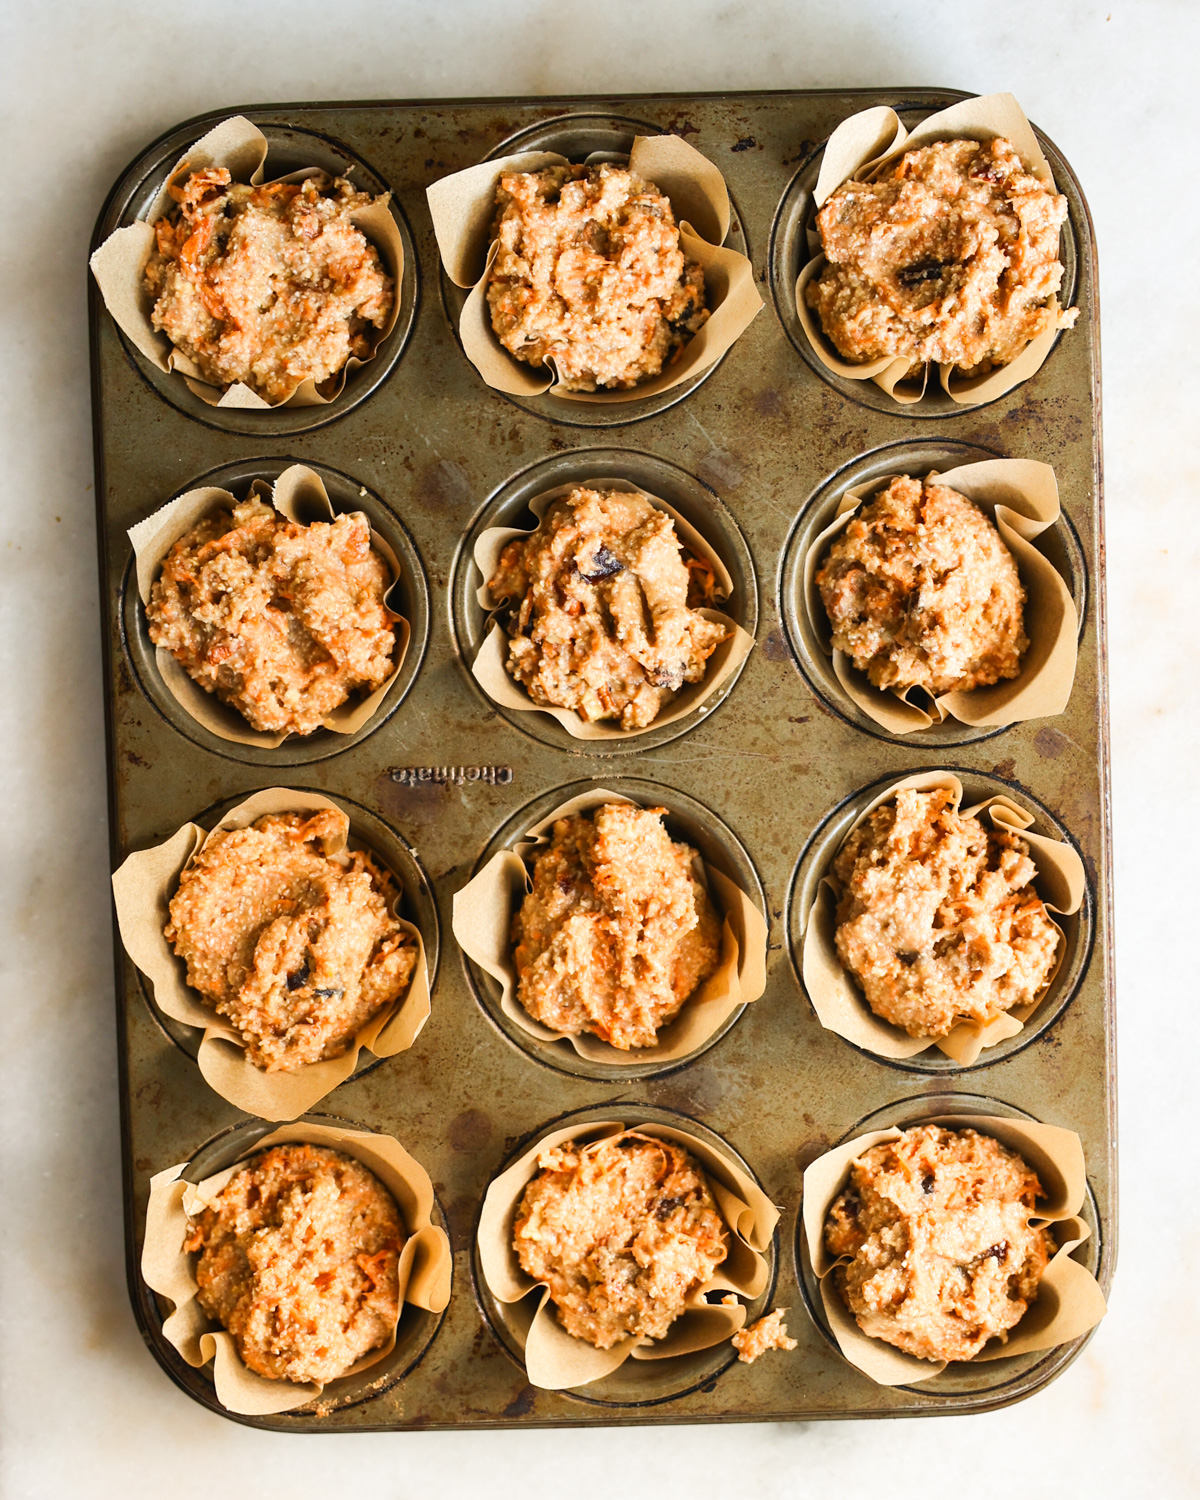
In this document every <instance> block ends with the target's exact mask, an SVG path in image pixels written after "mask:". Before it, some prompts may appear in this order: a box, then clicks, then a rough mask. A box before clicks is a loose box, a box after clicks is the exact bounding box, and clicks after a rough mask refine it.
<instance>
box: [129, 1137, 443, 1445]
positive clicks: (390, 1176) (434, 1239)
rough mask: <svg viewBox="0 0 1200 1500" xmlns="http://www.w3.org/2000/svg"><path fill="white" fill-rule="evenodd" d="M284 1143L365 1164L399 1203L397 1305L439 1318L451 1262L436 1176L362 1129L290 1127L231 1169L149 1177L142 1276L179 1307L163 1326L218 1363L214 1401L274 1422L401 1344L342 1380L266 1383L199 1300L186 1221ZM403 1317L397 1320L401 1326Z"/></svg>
mask: <svg viewBox="0 0 1200 1500" xmlns="http://www.w3.org/2000/svg"><path fill="white" fill-rule="evenodd" d="M286 1142H303V1143H305V1144H308V1145H312V1146H328V1147H330V1148H331V1149H333V1150H335V1151H342V1152H344V1153H345V1154H346V1155H347V1156H352V1157H354V1158H355V1160H356V1161H359V1162H361V1163H362V1165H363V1166H364V1167H366V1168H367V1169H368V1170H369V1171H371V1172H373V1173H374V1174H375V1176H376V1177H378V1178H379V1180H380V1181H381V1182H382V1183H383V1185H384V1187H386V1188H387V1190H388V1191H389V1192H390V1193H391V1195H392V1197H393V1198H395V1200H396V1205H397V1207H398V1208H399V1209H400V1214H401V1218H402V1219H403V1220H404V1227H405V1229H406V1230H407V1231H408V1239H407V1240H406V1241H405V1242H404V1248H403V1250H402V1251H401V1252H400V1261H399V1265H398V1267H397V1271H398V1274H399V1297H398V1299H397V1301H398V1303H399V1305H400V1306H401V1307H403V1304H404V1303H405V1302H411V1303H412V1304H413V1305H414V1306H415V1307H419V1308H423V1309H425V1310H426V1311H427V1312H434V1313H440V1312H442V1311H443V1310H444V1308H445V1307H446V1304H447V1303H448V1302H449V1300H450V1277H451V1272H452V1269H453V1260H452V1257H451V1254H450V1242H449V1240H448V1239H447V1237H446V1233H445V1231H444V1230H442V1229H440V1228H439V1227H438V1226H437V1225H436V1224H434V1223H433V1221H432V1218H431V1214H432V1210H433V1201H434V1200H433V1184H432V1183H431V1182H430V1180H429V1174H428V1172H426V1171H425V1168H424V1167H422V1166H421V1165H420V1164H419V1163H418V1162H416V1161H414V1160H413V1158H412V1157H411V1156H409V1154H408V1152H407V1151H405V1149H404V1148H403V1146H401V1145H400V1143H399V1141H397V1140H395V1139H393V1137H392V1136H390V1135H372V1134H370V1133H368V1132H367V1131H362V1130H336V1129H331V1128H329V1127H328V1126H324V1125H311V1124H307V1123H303V1124H296V1125H285V1126H284V1127H283V1128H282V1129H281V1130H275V1131H272V1132H271V1134H270V1135H265V1136H263V1137H262V1139H261V1140H259V1141H257V1142H256V1143H255V1145H254V1146H253V1148H252V1149H251V1150H250V1151H248V1152H246V1153H245V1154H244V1155H243V1156H242V1157H241V1158H240V1159H239V1160H238V1161H237V1162H235V1163H234V1165H233V1166H231V1167H226V1168H225V1169H224V1171H221V1172H217V1173H216V1174H215V1175H214V1176H212V1177H206V1178H205V1179H204V1180H203V1181H202V1182H198V1183H190V1182H185V1181H183V1179H182V1176H181V1174H182V1173H183V1172H184V1171H185V1170H186V1168H187V1165H188V1164H187V1162H180V1163H178V1164H177V1165H176V1166H173V1167H167V1168H166V1170H165V1171H162V1172H159V1173H158V1174H157V1175H156V1176H154V1177H152V1178H151V1179H150V1202H149V1205H148V1206H147V1209H146V1239H145V1242H144V1244H143V1246H142V1278H143V1280H144V1281H145V1282H146V1285H147V1286H149V1287H150V1288H151V1289H152V1290H153V1291H155V1292H157V1293H158V1294H159V1295H160V1296H162V1297H167V1298H169V1299H170V1300H171V1301H172V1302H173V1303H174V1304H175V1310H174V1312H172V1313H171V1315H170V1317H168V1318H167V1319H166V1321H165V1322H164V1323H163V1335H164V1337H165V1338H166V1340H167V1342H168V1343H169V1344H171V1345H172V1346H173V1347H174V1348H175V1349H177V1350H178V1351H179V1353H180V1354H181V1355H182V1357H183V1358H184V1359H185V1360H186V1361H187V1362H188V1364H189V1365H191V1366H192V1367H193V1368H195V1369H199V1368H200V1366H202V1365H206V1364H208V1362H209V1361H210V1360H211V1361H212V1362H213V1381H214V1384H215V1385H216V1392H217V1400H218V1401H220V1403H221V1405H222V1406H223V1407H225V1409H226V1411H231V1412H237V1413H238V1414H239V1415H241V1416H267V1415H269V1414H270V1413H272V1412H283V1411H294V1410H295V1409H296V1408H297V1407H299V1406H307V1405H308V1404H309V1403H310V1402H312V1401H315V1400H317V1399H318V1397H320V1396H322V1395H325V1394H328V1396H329V1397H330V1398H332V1399H336V1398H337V1396H338V1395H339V1394H340V1393H341V1392H343V1391H344V1390H346V1388H347V1387H348V1386H349V1385H350V1384H351V1383H352V1382H353V1380H354V1379H355V1377H357V1376H358V1375H361V1374H362V1373H363V1371H365V1370H369V1369H370V1368H371V1367H372V1366H373V1365H376V1364H378V1363H379V1362H380V1361H381V1360H383V1359H386V1358H387V1356H388V1355H389V1354H390V1353H391V1352H392V1350H393V1349H394V1348H395V1345H396V1328H395V1327H393V1328H392V1331H391V1336H390V1338H389V1339H388V1340H387V1342H386V1343H384V1344H383V1345H381V1346H380V1347H379V1348H378V1349H372V1350H371V1351H370V1353H368V1354H366V1355H364V1356H363V1358H362V1359H360V1360H358V1361H357V1362H356V1363H355V1364H354V1365H352V1366H351V1367H350V1369H349V1370H347V1371H346V1373H345V1374H344V1375H340V1376H338V1378H337V1379H336V1380H333V1381H330V1382H329V1384H328V1385H325V1386H322V1385H320V1384H317V1383H315V1382H310V1383H307V1384H300V1383H298V1382H293V1381H289V1380H268V1379H267V1378H266V1377H265V1376H262V1375H256V1374H255V1373H254V1372H253V1371H252V1370H250V1369H248V1368H247V1366H246V1365H244V1364H243V1363H242V1358H241V1355H240V1354H239V1353H238V1352H237V1347H236V1345H235V1344H234V1341H233V1337H232V1335H230V1334H228V1333H226V1332H225V1330H224V1329H223V1328H222V1327H221V1325H220V1324H219V1323H216V1322H215V1321H214V1320H213V1319H212V1318H210V1317H209V1316H208V1314H207V1313H206V1312H205V1311H204V1310H203V1308H202V1307H201V1306H200V1304H199V1302H198V1301H197V1300H196V1293H197V1292H198V1290H199V1287H198V1286H197V1283H196V1277H195V1274H194V1271H193V1265H194V1261H193V1258H192V1255H191V1254H190V1253H189V1252H187V1251H185V1250H184V1249H183V1243H184V1240H185V1239H186V1238H187V1233H188V1219H189V1216H192V1215H196V1214H199V1213H200V1212H201V1211H202V1210H203V1209H205V1208H207V1207H208V1206H209V1205H210V1204H212V1203H213V1201H214V1200H215V1199H216V1197H217V1195H218V1194H219V1193H220V1192H221V1190H222V1189H223V1188H224V1187H225V1185H226V1183H228V1182H229V1180H230V1178H231V1177H232V1176H233V1175H234V1173H235V1172H237V1171H238V1169H239V1168H240V1167H242V1166H243V1165H244V1164H245V1163H246V1161H248V1160H249V1159H250V1158H251V1157H253V1156H257V1155H258V1154H259V1152H261V1151H264V1150H266V1149H267V1148H268V1147H269V1146H276V1145H280V1144H283V1143H286ZM398 1322H399V1317H398V1316H397V1323H398Z"/></svg>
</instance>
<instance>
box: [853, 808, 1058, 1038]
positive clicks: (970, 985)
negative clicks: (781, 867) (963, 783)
mask: <svg viewBox="0 0 1200 1500" xmlns="http://www.w3.org/2000/svg"><path fill="white" fill-rule="evenodd" d="M953 801H954V798H953V794H952V793H951V792H950V791H949V790H947V789H945V788H940V787H939V788H936V789H934V790H933V791H928V792H921V791H916V790H914V789H913V788H911V787H909V788H906V789H905V790H903V791H900V792H897V793H896V796H895V797H894V798H893V799H892V800H891V801H889V802H886V803H884V804H883V806H882V807H877V808H876V809H875V811H874V812H873V813H872V814H871V815H870V817H869V818H867V819H865V820H864V821H863V822H862V823H860V824H859V826H858V827H857V828H856V829H854V831H853V832H852V833H851V834H850V835H849V837H848V838H847V839H846V842H845V844H843V846H842V848H841V850H840V851H839V853H838V855H837V858H836V859H835V860H834V862H833V870H832V874H833V881H834V886H835V888H836V890H837V893H838V907H837V931H836V942H837V951H838V956H839V958H840V959H841V960H842V963H843V964H844V965H845V966H846V968H847V969H848V970H849V971H850V973H851V974H853V975H854V977H855V979H857V980H858V983H859V984H860V985H861V986H862V990H863V993H864V995H865V996H866V999H867V1004H868V1005H869V1006H870V1007H871V1009H872V1010H873V1011H874V1012H875V1014H876V1015H877V1016H881V1017H882V1018H883V1019H884V1020H885V1021H890V1022H891V1023H892V1024H893V1025H895V1026H899V1027H901V1028H903V1030H905V1031H907V1032H908V1034H909V1035H910V1036H916V1037H939V1036H945V1035H946V1033H947V1032H948V1031H949V1030H950V1029H951V1028H952V1027H953V1026H954V1025H955V1024H956V1023H957V1022H958V1021H960V1020H969V1021H975V1022H977V1023H978V1024H980V1025H981V1026H982V1025H986V1024H987V1022H989V1021H991V1020H994V1019H995V1017H997V1016H999V1015H1002V1014H1003V1013H1004V1012H1005V1011H1009V1010H1012V1009H1013V1008H1014V1007H1019V1006H1023V1005H1029V1004H1031V1003H1032V1001H1033V1000H1034V999H1035V998H1036V997H1037V995H1038V994H1039V993H1040V992H1041V990H1042V988H1043V986H1044V985H1045V984H1046V982H1047V980H1048V978H1049V976H1050V972H1051V970H1052V968H1053V967H1054V960H1055V957H1056V955H1057V952H1058V943H1059V933H1058V930H1057V928H1056V927H1055V926H1054V924H1053V923H1052V922H1051V920H1050V917H1049V916H1048V915H1047V912H1046V908H1045V906H1044V905H1043V903H1042V899H1041V897H1040V896H1039V895H1038V893H1037V891H1036V890H1035V889H1034V887H1033V881H1034V879H1035V877H1036V875H1037V868H1036V866H1035V865H1034V863H1033V860H1032V859H1030V857H1029V845H1028V844H1027V843H1026V842H1025V840H1024V839H1022V838H1020V837H1019V836H1018V835H1017V834H1014V833H1009V832H1007V831H1006V830H1004V829H998V828H993V827H991V826H985V825H984V823H983V822H982V821H981V820H980V819H979V818H974V817H972V818H964V817H962V816H960V815H959V814H958V813H956V812H955V811H954V810H953V806H952V803H953Z"/></svg>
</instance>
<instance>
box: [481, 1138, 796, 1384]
mask: <svg viewBox="0 0 1200 1500" xmlns="http://www.w3.org/2000/svg"><path fill="white" fill-rule="evenodd" d="M630 1118H632V1119H636V1118H637V1116H636V1113H635V1114H633V1115H632V1116H631V1117H630ZM627 1130H630V1131H636V1132H637V1133H638V1134H640V1135H648V1136H657V1137H659V1138H660V1139H662V1140H668V1141H675V1142H677V1143H678V1144H679V1145H681V1146H684V1147H685V1148H686V1149H687V1150H688V1151H690V1152H691V1153H692V1155H693V1156H695V1157H696V1159H697V1160H698V1161H699V1162H700V1164H701V1166H702V1167H703V1168H704V1171H705V1174H706V1176H707V1177H708V1185H709V1187H710V1188H711V1189H712V1195H713V1198H714V1200H715V1201H716V1205H717V1209H718V1211H719V1213H720V1215H721V1218H722V1219H723V1220H724V1221H725V1224H726V1225H727V1227H728V1229H729V1231H730V1234H729V1255H728V1257H727V1258H726V1259H725V1260H724V1261H723V1262H722V1263H721V1265H720V1266H719V1267H718V1268H717V1271H716V1274H715V1275H714V1276H713V1277H712V1279H711V1280H709V1281H706V1282H705V1283H704V1285H703V1286H700V1287H698V1288H697V1289H696V1290H695V1291H694V1292H693V1293H692V1294H691V1296H690V1297H689V1298H688V1302H687V1308H686V1310H685V1311H684V1312H683V1313H681V1314H680V1316H679V1317H678V1318H677V1319H676V1320H675V1322H674V1323H673V1324H672V1325H671V1327H670V1329H669V1331H668V1332H667V1334H666V1336H665V1337H664V1338H662V1339H658V1340H655V1341H653V1342H652V1341H650V1340H645V1341H640V1340H639V1339H637V1338H633V1337H630V1338H627V1339H624V1340H622V1341H621V1342H620V1343H619V1344H615V1345H614V1346H613V1347H612V1348H611V1349H596V1348H594V1347H593V1346H592V1345H591V1344H589V1343H587V1342H586V1341H585V1340H583V1339H577V1338H574V1337H573V1336H572V1335H571V1334H569V1333H568V1332H567V1331H566V1329H565V1328H563V1326H562V1324H561V1323H559V1321H558V1319H557V1318H556V1317H555V1316H554V1310H553V1305H552V1304H550V1302H549V1297H550V1293H549V1289H548V1288H547V1287H546V1285H545V1283H544V1282H536V1281H534V1280H532V1278H530V1277H529V1276H527V1275H526V1274H525V1272H524V1271H523V1270H522V1269H521V1265H520V1262H519V1261H518V1260H517V1255H516V1251H515V1250H514V1249H513V1247H512V1226H513V1218H514V1215H515V1213H516V1209H517V1204H518V1202H519V1200H520V1198H521V1194H522V1193H523V1192H524V1191H525V1187H526V1184H527V1183H528V1182H529V1181H530V1179H531V1178H532V1177H533V1176H534V1175H535V1174H536V1172H537V1158H538V1154H539V1153H540V1152H541V1151H542V1150H544V1149H546V1148H548V1147H552V1146H558V1145H561V1143H562V1142H563V1141H570V1140H575V1141H587V1142H588V1143H589V1144H590V1143H592V1142H594V1141H600V1140H607V1139H609V1138H610V1137H612V1136H614V1135H621V1134H623V1133H624V1132H625V1131H627ZM778 1221H779V1213H778V1211H777V1210H776V1208H775V1206H774V1205H773V1204H772V1203H771V1201H770V1200H769V1199H768V1198H767V1196H766V1194H765V1193H764V1192H763V1191H762V1189H761V1188H760V1187H758V1185H757V1184H756V1183H755V1182H754V1180H753V1179H752V1178H751V1177H749V1176H748V1175H747V1174H746V1173H745V1172H744V1171H743V1170H742V1169H741V1167H739V1166H738V1165H737V1164H736V1163H735V1162H733V1161H731V1160H730V1159H729V1158H728V1157H727V1156H725V1155H724V1153H723V1152H721V1151H719V1150H717V1149H716V1148H714V1147H712V1146H709V1145H707V1144H706V1143H705V1142H704V1141H701V1140H698V1139H697V1138H696V1136H694V1135H688V1134H687V1133H686V1132H685V1131H682V1130H676V1129H674V1128H673V1127H671V1126H667V1125H656V1124H648V1125H627V1124H625V1123H623V1122H621V1121H616V1120H611V1119H608V1120H606V1119H603V1118H600V1117H598V1118H597V1119H596V1120H586V1121H583V1122H582V1123H580V1122H576V1124H574V1125H570V1126H568V1127H567V1128H566V1129H559V1130H553V1131H551V1132H550V1133H549V1134H547V1135H544V1136H543V1137H542V1138H541V1140H539V1141H538V1143H537V1144H536V1145H535V1146H531V1147H530V1148H529V1150H528V1151H526V1152H525V1153H524V1154H523V1155H522V1156H521V1157H520V1158H519V1160H517V1161H515V1162H514V1163H513V1165H512V1166H511V1167H509V1168H508V1169H507V1170H506V1171H504V1172H502V1173H501V1174H500V1176H499V1177H497V1178H495V1179H494V1180H493V1181H492V1184H491V1186H490V1187H489V1188H488V1190H487V1195H486V1196H485V1198H484V1200H483V1211H482V1213H481V1214H480V1218H479V1232H478V1239H477V1245H478V1250H479V1267H480V1271H481V1272H482V1274H483V1280H484V1283H485V1284H486V1286H487V1289H488V1291H489V1292H491V1294H492V1296H493V1297H494V1298H495V1299H496V1301H497V1302H499V1303H501V1304H502V1305H506V1306H508V1305H512V1304H513V1303H517V1302H521V1301H523V1300H524V1298H526V1297H528V1296H529V1294H530V1293H531V1292H533V1291H534V1290H535V1289H536V1288H539V1287H540V1288H541V1297H540V1299H539V1301H538V1306H537V1310H536V1312H535V1313H534V1314H533V1318H532V1321H531V1322H530V1324H529V1328H528V1332H527V1333H526V1335H525V1339H524V1354H525V1372H526V1374H527V1375H528V1377H529V1383H530V1384H531V1385H535V1386H538V1387H540V1388H541V1389H542V1390H548V1391H561V1390H568V1389H571V1388H573V1387H575V1386H580V1385H589V1384H590V1383H591V1382H592V1381H593V1380H601V1379H603V1377H604V1376H605V1375H611V1374H612V1372H613V1371H614V1370H616V1369H618V1368H619V1367H620V1366H621V1365H623V1364H624V1363H625V1361H626V1360H627V1359H629V1358H633V1359H636V1360H651V1359H671V1358H672V1357H673V1356H675V1355H678V1354H692V1353H695V1352H696V1351H697V1350H700V1349H711V1348H712V1347H713V1345H714V1344H720V1343H723V1342H724V1340H726V1339H728V1338H732V1337H733V1335H734V1334H735V1333H736V1332H737V1331H738V1329H739V1328H741V1327H742V1325H743V1324H744V1323H745V1321H746V1309H745V1307H743V1306H742V1305H741V1303H737V1304H735V1305H732V1304H723V1303H714V1304H710V1303H707V1302H706V1301H705V1294H706V1293H708V1292H733V1293H736V1294H737V1295H738V1296H740V1297H744V1298H746V1300H747V1301H753V1300H754V1298H756V1297H758V1296H760V1295H761V1294H762V1292H763V1291H764V1289H765V1288H766V1285H767V1280H768V1276H769V1271H768V1267H767V1261H766V1257H765V1254H764V1252H765V1251H766V1250H767V1249H768V1248H769V1247H770V1244H771V1236H772V1235H773V1234H774V1232H775V1225H776V1224H777V1223H778ZM514 1336H518V1337H519V1335H516V1334H515V1330H514Z"/></svg>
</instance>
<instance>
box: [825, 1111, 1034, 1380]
mask: <svg viewBox="0 0 1200 1500" xmlns="http://www.w3.org/2000/svg"><path fill="white" fill-rule="evenodd" d="M1041 1196H1042V1186H1041V1183H1040V1182H1039V1181H1038V1178H1037V1174H1036V1173H1035V1172H1033V1171H1032V1170H1031V1169H1030V1168H1029V1167H1028V1166H1027V1165H1026V1163H1025V1162H1024V1160H1023V1159H1022V1158H1021V1157H1020V1156H1018V1155H1017V1153H1016V1152H1015V1151H1010V1150H1009V1149H1008V1148H1007V1147H1005V1146H1002V1145H1001V1144H1000V1142H999V1141H997V1140H994V1139H993V1138H992V1137H991V1136H987V1135H980V1134H978V1133H977V1132H976V1131H974V1130H969V1129H964V1130H947V1129H945V1128H944V1127H942V1126H940V1125H921V1126H917V1127H914V1128H913V1129H911V1130H906V1131H904V1132H903V1133H902V1134H901V1136H900V1138H899V1139H898V1140H895V1141H885V1142H883V1143H881V1144H880V1145H878V1146H872V1147H871V1148H870V1149H869V1150H868V1151H865V1152H864V1153H863V1155H862V1156H860V1157H859V1158H858V1160H857V1161H855V1162H854V1163H853V1164H852V1165H851V1168H850V1184H849V1187H848V1188H847V1189H846V1191H845V1192H843V1193H842V1194H841V1196H840V1197H839V1198H838V1199H837V1200H836V1201H835V1203H834V1204H833V1207H832V1208H831V1209H830V1211H829V1217H828V1219H827V1220H826V1223H825V1246H826V1249H827V1250H828V1251H829V1254H830V1255H832V1256H834V1257H839V1258H840V1257H843V1256H845V1257H848V1258H849V1259H848V1262H847V1263H846V1264H844V1265H840V1266H837V1267H836V1268H835V1269H834V1271H833V1276H834V1279H835V1285H836V1286H837V1289H838V1291H839V1292H840V1293H841V1295H842V1298H843V1300H844V1301H845V1303H846V1306H847V1307H848V1308H849V1309H850V1311H851V1312H852V1313H853V1314H854V1318H855V1321H856V1322H857V1323H858V1326H859V1327H860V1328H861V1329H862V1331H863V1332H864V1333H865V1334H866V1335H867V1336H868V1338H875V1339H883V1340H884V1341H885V1342H886V1343H889V1344H894V1345H895V1346H896V1348H897V1349H902V1350H903V1351H904V1352H905V1353H906V1354H913V1355H916V1357H917V1358H918V1359H929V1360H958V1359H971V1358H973V1357H974V1356H975V1355H976V1354H978V1353H979V1351H980V1350H981V1349H982V1348H983V1346H984V1345H985V1344H986V1343H987V1341H988V1340H989V1339H991V1338H997V1337H998V1338H1000V1339H1001V1340H1002V1341H1004V1340H1007V1337H1008V1331H1009V1329H1011V1328H1013V1327H1014V1326H1015V1325H1016V1324H1017V1323H1019V1322H1020V1320H1021V1318H1022V1317H1023V1316H1024V1314H1025V1311H1026V1309H1027V1308H1028V1306H1029V1304H1030V1303H1031V1302H1032V1301H1033V1300H1034V1298H1035V1297H1036V1296H1037V1289H1038V1283H1039V1282H1040V1281H1041V1278H1042V1274H1043V1272H1044V1271H1045V1269H1046V1266H1047V1264H1048V1262H1049V1260H1050V1257H1051V1256H1052V1255H1053V1254H1054V1252H1055V1243H1054V1239H1053V1237H1052V1235H1051V1234H1050V1231H1049V1230H1048V1229H1046V1228H1044V1227H1034V1226H1033V1225H1031V1224H1030V1222H1029V1220H1030V1218H1031V1217H1032V1216H1033V1214H1034V1213H1035V1211H1036V1204H1037V1200H1038V1199H1039V1198H1040V1197H1041Z"/></svg>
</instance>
